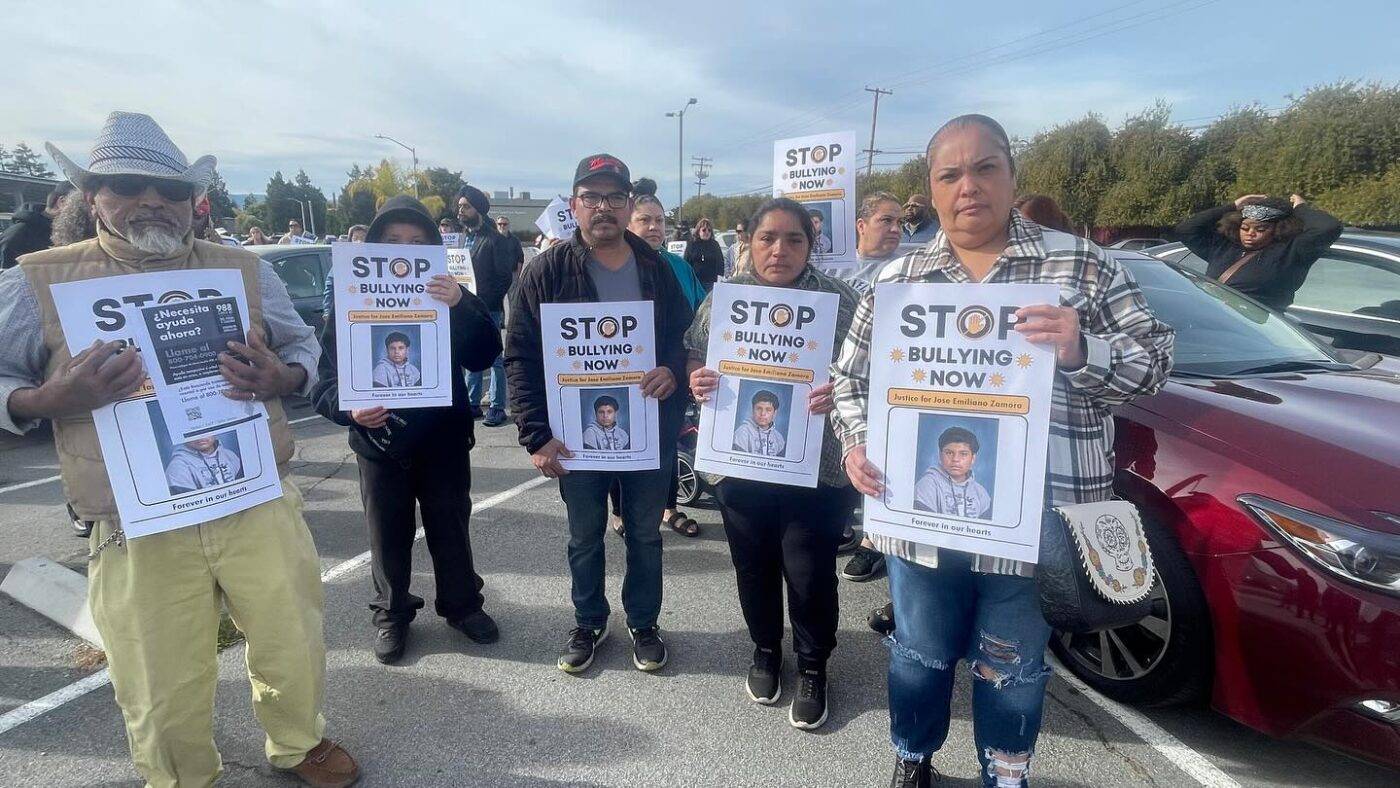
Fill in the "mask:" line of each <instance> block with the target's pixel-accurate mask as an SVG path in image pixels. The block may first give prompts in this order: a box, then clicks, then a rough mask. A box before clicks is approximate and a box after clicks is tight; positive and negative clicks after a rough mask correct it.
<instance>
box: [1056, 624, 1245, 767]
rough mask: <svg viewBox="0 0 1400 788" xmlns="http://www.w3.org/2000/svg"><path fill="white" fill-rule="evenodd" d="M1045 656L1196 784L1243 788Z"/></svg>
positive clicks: (1071, 682) (1058, 673)
mask: <svg viewBox="0 0 1400 788" xmlns="http://www.w3.org/2000/svg"><path fill="white" fill-rule="evenodd" d="M1045 656H1046V659H1047V660H1048V661H1049V662H1050V664H1052V665H1054V666H1055V675H1056V676H1057V677H1059V678H1061V679H1063V680H1064V682H1065V683H1066V684H1068V685H1070V686H1071V687H1074V688H1075V689H1076V690H1078V692H1079V694H1081V695H1083V696H1084V697H1086V698H1088V699H1089V700H1090V701H1091V702H1093V704H1094V705H1095V706H1098V707H1099V708H1101V709H1103V710H1104V711H1106V712H1108V714H1109V715H1110V716H1112V717H1113V718H1114V719H1115V720H1118V721H1119V722H1121V723H1123V727H1125V728H1127V729H1128V730H1130V731H1132V732H1133V733H1135V734H1137V737H1138V738H1140V739H1142V740H1143V741H1144V742H1147V746H1149V747H1151V748H1152V749H1154V750H1156V751H1157V752H1158V753H1160V754H1161V755H1162V757H1163V758H1166V759H1167V760H1169V761H1171V762H1172V764H1174V765H1175V766H1176V768H1178V769H1180V770H1182V771H1183V772H1186V773H1187V774H1189V775H1191V778H1192V779H1194V780H1195V781H1196V782H1198V783H1200V784H1201V785H1203V786H1206V788H1240V784H1239V783H1238V782H1236V781H1235V778H1233V777H1231V776H1230V775H1228V774H1226V773H1225V772H1223V771H1221V770H1220V768H1219V767H1217V766H1216V765H1215V764H1213V763H1211V762H1210V761H1209V760H1207V759H1206V757H1205V756H1204V755H1202V754H1200V753H1199V752H1196V751H1195V750H1193V749H1191V748H1190V747H1188V746H1186V744H1185V743H1184V742H1182V741H1181V739H1178V738H1176V737H1175V736H1173V735H1171V734H1170V733H1168V732H1167V731H1166V730H1165V729H1164V728H1162V726H1160V725H1158V724H1157V723H1155V722H1153V721H1152V720H1149V719H1148V718H1147V717H1146V716H1144V715H1143V714H1142V713H1141V712H1139V711H1137V710H1136V709H1130V708H1128V707H1127V706H1124V705H1123V704H1121V703H1119V702H1118V701H1116V700H1113V699H1112V698H1106V697H1104V696H1103V695H1100V694H1099V692H1098V691H1097V690H1095V689H1094V688H1093V687H1090V686H1089V685H1088V684H1085V683H1084V682H1083V681H1081V680H1080V679H1079V677H1078V676H1076V675H1074V674H1073V673H1070V672H1069V668H1066V667H1065V666H1064V664H1063V663H1062V662H1060V661H1059V660H1058V659H1056V658H1055V657H1054V656H1052V655H1051V654H1050V653H1049V652H1048V651H1047V652H1046V654H1045Z"/></svg>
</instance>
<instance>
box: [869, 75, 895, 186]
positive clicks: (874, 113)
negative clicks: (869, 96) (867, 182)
mask: <svg viewBox="0 0 1400 788" xmlns="http://www.w3.org/2000/svg"><path fill="white" fill-rule="evenodd" d="M865 89H866V91H867V92H870V93H874V94H875V108H874V109H873V110H871V112H870V147H868V148H866V149H865V152H866V153H868V154H870V158H869V160H868V161H867V162H866V164H865V177H867V178H869V177H870V171H871V170H872V169H874V167H875V154H876V153H877V151H876V150H875V121H876V120H877V119H878V118H879V117H880V96H893V95H894V91H893V90H885V89H884V88H872V87H870V86H869V85H866V86H865Z"/></svg>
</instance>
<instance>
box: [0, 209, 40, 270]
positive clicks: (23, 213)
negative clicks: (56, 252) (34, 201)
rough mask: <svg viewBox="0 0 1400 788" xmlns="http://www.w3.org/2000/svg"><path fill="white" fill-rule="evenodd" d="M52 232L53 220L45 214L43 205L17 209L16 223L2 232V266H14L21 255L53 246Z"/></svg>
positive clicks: (0, 245) (0, 247)
mask: <svg viewBox="0 0 1400 788" xmlns="http://www.w3.org/2000/svg"><path fill="white" fill-rule="evenodd" d="M52 232H53V220H52V219H50V218H49V217H48V216H47V215H45V214H44V206H43V205H26V206H24V207H23V208H21V209H20V210H18V211H16V212H15V218H14V224H12V225H10V226H9V227H6V228H5V230H4V232H0V268H9V267H11V266H13V265H14V264H15V261H16V260H18V259H19V257H20V255H24V254H29V253H30V252H39V251H43V250H44V249H47V248H49V247H50V246H53V241H52V240H50V235H51V234H52Z"/></svg>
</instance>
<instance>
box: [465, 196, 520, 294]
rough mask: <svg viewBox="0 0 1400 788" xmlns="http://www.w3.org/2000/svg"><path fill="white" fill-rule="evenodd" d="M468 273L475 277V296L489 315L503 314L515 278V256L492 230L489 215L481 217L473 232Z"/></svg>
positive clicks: (505, 241) (494, 227)
mask: <svg viewBox="0 0 1400 788" xmlns="http://www.w3.org/2000/svg"><path fill="white" fill-rule="evenodd" d="M474 232H475V234H476V237H475V240H473V241H472V271H473V272H475V274H476V294H477V295H478V296H481V300H482V301H484V302H485V303H486V308H487V309H489V310H490V311H492V312H502V311H504V310H505V298H506V293H508V292H509V291H510V284H511V278H512V276H514V274H515V254H514V250H513V249H512V248H511V245H510V243H509V242H508V241H507V239H506V237H505V236H503V235H501V231H500V230H497V229H496V223H495V222H493V221H491V216H490V214H481V227H480V228H479V229H477V230H475V231H474Z"/></svg>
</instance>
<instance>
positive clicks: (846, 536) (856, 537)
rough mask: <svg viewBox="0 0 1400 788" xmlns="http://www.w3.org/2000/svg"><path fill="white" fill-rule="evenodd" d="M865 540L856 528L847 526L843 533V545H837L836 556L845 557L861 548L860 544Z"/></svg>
mask: <svg viewBox="0 0 1400 788" xmlns="http://www.w3.org/2000/svg"><path fill="white" fill-rule="evenodd" d="M864 538H865V537H863V536H861V533H860V531H857V530H856V529H855V526H852V525H847V526H846V530H844V531H842V532H841V544H839V545H837V547H836V554H837V555H844V554H846V553H849V552H851V551H852V550H854V549H856V548H857V547H860V542H861V540H862V539H864Z"/></svg>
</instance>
